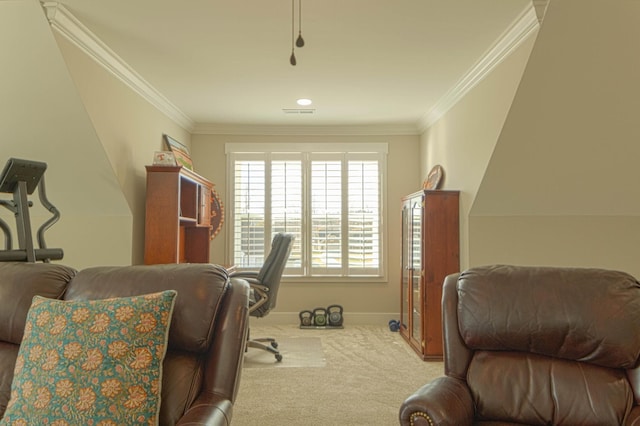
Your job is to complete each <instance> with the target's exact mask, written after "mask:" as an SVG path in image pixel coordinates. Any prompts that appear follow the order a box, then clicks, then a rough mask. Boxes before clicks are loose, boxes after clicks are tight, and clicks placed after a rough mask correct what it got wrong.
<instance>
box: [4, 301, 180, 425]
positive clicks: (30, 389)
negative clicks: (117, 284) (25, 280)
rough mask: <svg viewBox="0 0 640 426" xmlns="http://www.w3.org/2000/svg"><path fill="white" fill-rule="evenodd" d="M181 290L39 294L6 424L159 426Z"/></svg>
mask: <svg viewBox="0 0 640 426" xmlns="http://www.w3.org/2000/svg"><path fill="white" fill-rule="evenodd" d="M176 294H177V293H176V292H175V291H173V290H169V291H163V292H160V293H154V294H148V295H143V296H134V297H124V298H114V299H103V300H87V301H62V300H55V299H47V298H44V297H40V296H35V297H34V298H33V302H32V304H31V308H30V309H29V313H28V315H27V323H26V327H25V332H24V338H23V339H22V343H21V345H20V350H19V352H18V358H17V361H16V366H15V370H14V378H13V382H12V384H11V398H10V400H9V404H8V405H7V409H6V411H5V414H4V417H3V418H2V420H0V425H42V424H48V425H51V426H65V425H90V424H91V425H95V426H115V425H133V424H144V425H157V424H158V413H159V412H160V386H161V384H162V361H163V359H164V356H165V353H166V349H167V340H168V335H169V324H170V323H171V315H172V313H173V305H174V299H175V297H176Z"/></svg>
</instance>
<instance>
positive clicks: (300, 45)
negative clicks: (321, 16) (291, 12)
mask: <svg viewBox="0 0 640 426" xmlns="http://www.w3.org/2000/svg"><path fill="white" fill-rule="evenodd" d="M296 46H298V47H302V46H304V39H303V38H302V0H298V39H297V40H296Z"/></svg>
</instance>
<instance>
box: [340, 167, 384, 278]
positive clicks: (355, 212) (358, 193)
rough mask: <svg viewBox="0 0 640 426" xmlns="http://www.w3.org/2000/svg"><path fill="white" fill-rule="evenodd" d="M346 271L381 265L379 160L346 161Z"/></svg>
mask: <svg viewBox="0 0 640 426" xmlns="http://www.w3.org/2000/svg"><path fill="white" fill-rule="evenodd" d="M348 169H349V180H348V186H349V190H348V191H349V195H348V197H347V199H348V216H349V217H348V223H349V272H350V274H356V275H364V274H367V273H370V272H371V271H374V270H376V269H378V267H379V266H380V203H379V200H380V181H379V180H380V178H379V176H380V173H379V171H378V161H349V162H348Z"/></svg>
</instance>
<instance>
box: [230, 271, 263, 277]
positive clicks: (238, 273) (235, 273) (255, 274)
mask: <svg viewBox="0 0 640 426" xmlns="http://www.w3.org/2000/svg"><path fill="white" fill-rule="evenodd" d="M229 278H258V272H257V271H233V272H231V273H230V274H229Z"/></svg>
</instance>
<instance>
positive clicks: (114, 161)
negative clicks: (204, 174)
mask: <svg viewBox="0 0 640 426" xmlns="http://www.w3.org/2000/svg"><path fill="white" fill-rule="evenodd" d="M56 41H57V43H58V46H59V48H60V51H61V52H62V55H63V57H64V60H65V61H66V64H67V66H68V68H69V72H70V74H71V77H72V78H73V81H74V83H75V84H76V86H77V89H78V92H79V94H80V97H81V99H82V101H83V103H84V107H85V108H86V110H87V113H88V114H89V117H90V119H91V123H92V124H93V128H94V129H95V133H96V135H97V136H98V138H99V140H100V142H101V143H102V145H103V147H104V151H105V153H106V158H107V159H108V160H109V162H110V163H111V165H112V167H113V172H114V173H115V175H116V178H117V180H118V185H119V187H120V189H121V191H122V195H123V196H124V198H125V199H126V202H127V205H128V207H129V209H130V211H131V214H132V217H133V222H132V231H131V235H130V237H129V242H128V246H129V247H130V250H131V258H130V260H128V262H131V263H133V264H141V263H143V262H144V222H145V196H146V171H145V166H146V165H149V164H152V163H153V153H154V152H155V151H163V150H165V151H166V150H167V147H166V146H165V145H164V143H163V139H162V135H163V134H164V133H166V134H168V135H171V136H172V137H173V138H175V139H177V140H179V141H180V142H182V143H184V144H185V145H187V146H189V144H190V142H191V135H190V134H189V132H188V131H187V130H185V129H183V128H182V127H180V126H178V125H177V124H176V123H175V122H173V121H172V120H170V119H169V118H168V117H167V116H166V115H164V114H163V113H162V112H160V111H159V110H158V109H157V108H155V107H154V106H153V105H151V104H150V103H149V102H148V101H146V100H145V99H143V98H142V97H141V96H139V95H138V94H137V93H135V92H134V91H133V90H132V89H131V88H129V87H128V86H126V85H125V84H124V83H123V82H122V81H120V80H119V79H117V78H116V77H115V76H114V75H113V74H111V73H110V72H107V71H106V70H105V69H104V68H103V67H102V66H100V65H99V64H98V63H97V62H96V61H94V60H93V59H91V58H90V57H89V56H87V54H85V53H84V52H82V51H81V50H80V49H79V48H77V47H76V46H75V45H74V44H72V43H70V42H69V41H68V40H67V39H66V38H64V37H63V36H61V35H59V34H57V33H56ZM100 261H101V260H100V259H95V260H94V262H100Z"/></svg>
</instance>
